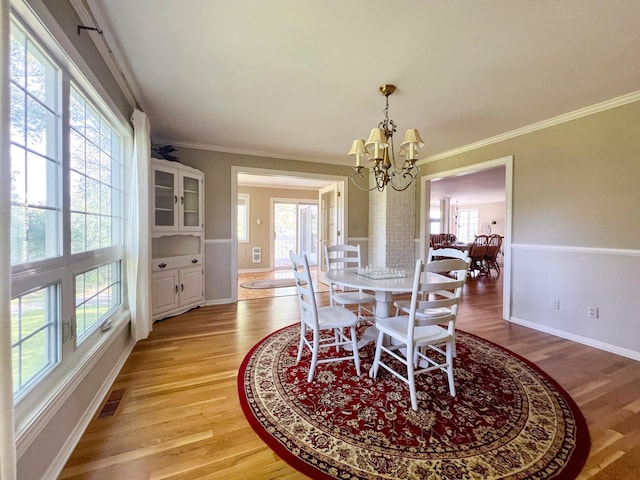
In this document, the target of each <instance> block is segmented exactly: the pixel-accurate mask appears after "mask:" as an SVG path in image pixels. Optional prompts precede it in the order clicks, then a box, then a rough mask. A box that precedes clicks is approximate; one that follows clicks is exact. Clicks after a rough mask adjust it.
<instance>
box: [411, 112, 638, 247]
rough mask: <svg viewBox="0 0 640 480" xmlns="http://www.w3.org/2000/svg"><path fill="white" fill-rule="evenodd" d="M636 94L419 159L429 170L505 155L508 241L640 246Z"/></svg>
mask: <svg viewBox="0 0 640 480" xmlns="http://www.w3.org/2000/svg"><path fill="white" fill-rule="evenodd" d="M639 132H640V102H635V103H632V104H628V105H624V106H621V107H617V108H613V109H610V110H606V111H604V112H600V113H597V114H594V115H589V116H587V117H583V118H580V119H577V120H573V121H570V122H567V123H563V124H560V125H556V126H553V127H550V128H546V129H543V130H539V131H536V132H533V133H529V134H527V135H522V136H520V137H516V138H512V139H509V140H505V141H503V142H499V143H496V144H493V145H489V146H487V147H483V148H479V149H476V150H472V151H470V152H466V153H463V154H460V155H455V156H452V157H449V158H446V159H444V160H439V161H437V162H432V163H429V164H426V165H421V167H420V169H421V173H422V174H423V175H424V174H430V173H437V172H440V171H445V170H450V169H453V168H458V167H463V166H467V165H472V164H474V163H479V162H483V161H486V160H491V159H495V158H500V157H504V156H507V155H513V156H514V166H513V238H512V241H513V242H514V243H537V244H550V245H573V246H584V247H608V248H623V249H624V248H630V249H638V248H639V247H640V215H638V208H639V207H640V193H639V189H638V179H639V178H640V134H639Z"/></svg>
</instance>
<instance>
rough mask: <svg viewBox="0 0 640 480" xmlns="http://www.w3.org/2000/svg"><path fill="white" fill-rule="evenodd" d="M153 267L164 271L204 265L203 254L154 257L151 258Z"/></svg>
mask: <svg viewBox="0 0 640 480" xmlns="http://www.w3.org/2000/svg"><path fill="white" fill-rule="evenodd" d="M151 265H152V267H151V269H152V271H154V272H163V271H166V270H173V269H176V268H182V267H191V266H194V265H202V255H201V254H198V255H182V256H179V257H163V258H153V259H152V260H151Z"/></svg>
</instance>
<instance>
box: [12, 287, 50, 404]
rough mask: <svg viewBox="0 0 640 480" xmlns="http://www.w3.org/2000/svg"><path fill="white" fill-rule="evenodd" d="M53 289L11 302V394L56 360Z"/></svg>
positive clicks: (35, 377)
mask: <svg viewBox="0 0 640 480" xmlns="http://www.w3.org/2000/svg"><path fill="white" fill-rule="evenodd" d="M59 317H60V313H59V301H58V292H57V286H56V285H54V286H49V287H45V288H43V289H41V290H38V291H35V292H33V293H29V294H27V295H23V296H21V297H17V298H14V299H13V300H12V301H11V333H12V334H11V338H12V343H11V349H12V356H13V365H12V368H13V380H14V385H13V391H14V395H19V394H20V393H21V392H23V391H24V390H26V389H27V388H28V387H29V386H31V385H32V384H33V383H35V381H37V379H38V378H39V377H40V376H41V375H42V374H43V373H44V372H45V371H48V370H49V369H50V368H52V367H53V366H54V365H55V364H57V363H58V361H59V349H58V345H59V340H60V339H59V338H58V335H59V334H58V329H57V328H56V325H58V319H59Z"/></svg>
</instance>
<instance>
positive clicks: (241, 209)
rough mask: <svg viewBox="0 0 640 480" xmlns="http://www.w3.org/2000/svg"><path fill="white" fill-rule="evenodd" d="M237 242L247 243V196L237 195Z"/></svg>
mask: <svg viewBox="0 0 640 480" xmlns="http://www.w3.org/2000/svg"><path fill="white" fill-rule="evenodd" d="M237 234H238V241H239V242H247V241H249V195H247V194H240V195H238V231H237Z"/></svg>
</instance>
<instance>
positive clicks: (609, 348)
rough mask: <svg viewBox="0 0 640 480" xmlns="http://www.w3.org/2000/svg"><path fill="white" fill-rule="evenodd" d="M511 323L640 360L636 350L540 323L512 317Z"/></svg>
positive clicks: (639, 353)
mask: <svg viewBox="0 0 640 480" xmlns="http://www.w3.org/2000/svg"><path fill="white" fill-rule="evenodd" d="M509 321H510V322H512V323H516V324H518V325H522V326H524V327H528V328H531V329H532V330H537V331H539V332H544V333H549V334H551V335H555V336H556V337H560V338H565V339H567V340H571V341H572V342H576V343H581V344H583V345H587V346H589V347H594V348H597V349H598V350H604V351H606V352H610V353H615V354H616V355H621V356H623V357H627V358H630V359H632V360H640V352H636V351H634V350H629V349H627V348H621V347H618V346H616V345H611V344H609V343H605V342H601V341H599V340H594V339H593V338H588V337H583V336H581V335H576V334H575V333H571V332H565V331H564V330H558V329H556V328H552V327H549V326H547V325H541V324H539V323H535V322H530V321H529V320H523V319H522V318H518V317H511V318H510V319H509Z"/></svg>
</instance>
